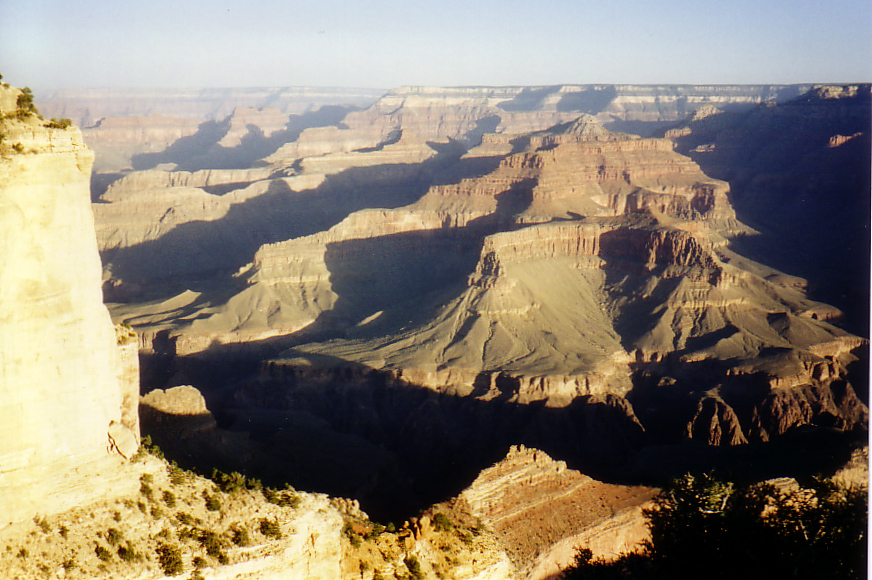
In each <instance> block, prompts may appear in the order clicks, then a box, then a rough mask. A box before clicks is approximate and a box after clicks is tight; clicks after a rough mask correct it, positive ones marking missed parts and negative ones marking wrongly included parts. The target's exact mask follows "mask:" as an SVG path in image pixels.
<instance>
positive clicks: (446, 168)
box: [0, 85, 872, 579]
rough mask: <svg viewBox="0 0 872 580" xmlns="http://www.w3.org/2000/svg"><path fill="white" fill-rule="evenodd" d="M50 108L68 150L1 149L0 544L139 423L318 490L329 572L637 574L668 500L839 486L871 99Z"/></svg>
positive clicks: (57, 138)
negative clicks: (694, 476)
mask: <svg viewBox="0 0 872 580" xmlns="http://www.w3.org/2000/svg"><path fill="white" fill-rule="evenodd" d="M18 94H20V92H16V90H15V89H9V88H7V89H6V92H4V93H2V97H3V99H4V100H3V101H0V105H2V106H3V110H4V111H14V110H15V108H16V104H15V103H16V99H17V96H18ZM38 104H39V107H40V109H41V110H42V111H43V112H44V113H46V114H50V115H53V116H67V117H74V118H75V120H76V121H77V122H78V123H80V124H81V125H82V126H83V129H82V130H81V132H79V130H77V129H74V128H73V129H58V128H52V127H50V126H48V125H49V124H48V123H45V122H44V120H42V121H41V120H38V119H36V118H35V117H32V116H31V117H26V118H23V119H22V118H17V117H13V116H12V115H7V116H6V117H5V121H4V126H3V132H4V133H3V134H4V135H5V138H4V139H3V140H2V141H0V147H3V150H2V151H0V152H2V153H3V163H4V164H5V169H3V171H4V173H3V175H2V176H0V177H2V178H3V179H5V181H4V182H3V188H2V190H0V194H2V195H3V198H4V199H5V200H6V202H5V203H4V205H3V206H0V207H2V208H5V209H3V210H2V214H0V215H2V216H5V217H4V218H3V219H5V220H6V221H7V222H8V224H9V227H6V228H4V232H5V236H6V239H5V241H4V250H3V252H2V258H3V259H5V262H4V265H3V269H2V270H0V276H3V282H2V284H0V292H2V293H3V296H4V297H5V298H3V300H2V301H0V308H3V311H4V312H6V314H5V315H4V316H3V317H0V320H2V321H5V322H3V324H4V325H5V326H0V336H5V338H3V343H2V348H0V353H2V355H3V357H4V358H3V360H2V363H3V364H2V368H3V373H4V374H3V377H4V384H3V386H2V387H3V388H2V392H3V399H2V404H3V405H7V404H8V405H9V407H8V408H9V409H10V411H9V412H10V414H11V415H10V416H15V417H16V422H13V423H10V424H9V425H7V429H13V430H14V429H18V431H14V432H10V433H11V434H10V436H9V437H7V438H6V439H7V443H8V442H9V441H11V442H17V443H14V444H20V446H21V449H18V448H14V449H13V448H11V447H10V448H9V450H8V451H6V450H4V451H3V453H2V455H0V456H2V457H4V458H6V459H4V460H3V461H4V463H3V466H2V468H0V477H4V478H5V479H4V480H0V488H3V489H10V490H13V491H14V493H12V494H11V495H8V496H6V497H24V496H27V494H28V493H32V492H31V491H30V490H32V489H35V488H32V487H31V486H32V485H33V482H35V481H39V482H40V483H39V485H41V486H45V489H44V490H43V489H42V488H39V491H38V495H36V496H33V497H34V501H33V502H31V503H26V502H24V503H21V502H18V503H16V504H15V505H14V506H13V505H11V504H10V506H8V509H9V510H11V511H9V512H8V513H9V514H10V516H9V518H8V519H9V521H15V520H20V519H22V518H27V517H29V516H31V515H33V514H34V513H35V511H36V510H38V511H40V513H55V512H58V511H60V510H62V509H65V508H67V507H70V506H73V505H76V504H77V503H82V502H83V501H85V500H84V499H83V498H85V497H86V496H87V494H86V493H85V492H84V491H83V489H84V488H82V487H81V486H79V484H76V483H75V482H76V481H77V480H76V479H75V478H72V477H67V476H66V475H65V474H68V473H72V472H75V473H76V474H81V475H82V476H83V477H87V474H90V473H94V472H100V473H103V474H107V473H115V474H120V473H122V472H124V469H126V468H125V467H123V465H126V463H125V462H126V460H125V458H129V457H130V456H131V455H132V450H135V448H136V445H137V443H138V438H139V431H140V429H141V430H142V432H143V433H144V434H148V435H149V436H150V438H151V439H152V440H153V441H155V442H156V443H157V444H159V445H160V447H161V448H162V449H163V450H164V452H165V453H166V454H167V457H168V458H170V459H172V460H174V461H176V462H177V463H178V465H180V466H181V467H183V468H190V469H196V470H198V471H200V472H201V473H208V472H209V471H211V470H212V469H215V468H217V469H220V470H222V471H224V472H227V473H230V472H238V473H240V474H243V475H245V476H248V477H252V478H258V479H259V480H262V481H263V482H264V484H266V485H270V486H276V487H279V486H281V485H283V484H284V483H289V484H290V485H292V486H293V487H295V488H296V489H298V490H305V491H308V492H313V493H312V494H304V493H302V492H300V493H301V497H303V498H304V501H305V502H306V503H307V505H309V504H311V506H312V510H314V511H313V512H312V514H309V515H311V516H312V518H314V519H311V520H306V519H305V518H307V517H309V516H304V519H303V520H301V523H299V524H293V525H298V526H300V527H301V528H300V529H302V527H305V526H310V527H311V528H312V529H313V530H314V529H315V528H318V529H321V530H324V531H325V532H324V533H325V534H326V535H325V536H324V538H325V543H324V544H323V545H319V547H318V548H317V549H315V550H314V551H313V554H314V553H315V552H317V553H318V554H320V555H317V556H312V558H313V562H314V561H315V560H318V562H320V564H319V565H323V566H324V568H323V569H324V570H328V571H325V572H323V574H322V575H323V577H330V576H331V574H333V575H334V576H335V574H336V573H337V571H336V569H340V571H339V572H338V574H340V576H341V577H349V578H350V577H359V575H361V574H362V575H364V577H367V578H369V577H372V575H373V574H374V572H373V571H372V570H373V567H375V568H377V569H380V570H381V569H384V570H394V571H396V570H402V569H404V568H403V566H410V564H408V563H406V564H403V563H402V556H401V555H398V554H401V552H402V550H401V551H400V552H397V554H394V556H391V557H392V558H393V560H391V561H386V560H382V559H380V558H381V556H376V552H378V550H381V552H383V553H384V552H385V550H388V551H391V550H394V547H392V546H393V544H390V546H391V547H390V548H389V549H388V547H387V546H388V544H384V542H394V539H391V538H393V536H385V538H383V539H382V540H378V541H376V543H375V544H372V545H370V544H366V545H365V546H364V548H362V549H361V548H359V547H358V548H354V549H352V548H350V547H349V546H350V545H351V544H349V543H348V542H350V541H351V539H352V538H353V536H354V533H358V532H354V533H352V534H351V535H349V536H347V537H344V536H343V537H340V536H342V534H340V533H339V531H338V528H339V527H342V526H343V522H349V523H348V526H350V528H348V526H346V527H343V530H344V529H346V528H348V529H357V530H358V531H359V534H360V535H361V536H367V534H369V531H368V530H371V529H372V528H371V527H368V526H371V525H372V524H371V523H370V522H369V520H368V517H372V518H373V519H374V520H378V521H381V522H387V521H394V522H397V523H399V522H405V525H404V526H403V527H402V528H401V531H398V532H397V534H398V535H397V538H396V541H397V542H400V544H402V545H403V546H405V547H404V550H405V552H404V553H406V554H409V553H413V554H417V557H418V558H420V559H421V561H422V562H423V566H424V569H425V572H426V575H428V577H429V575H432V574H437V573H442V574H444V573H447V571H448V570H451V571H452V572H451V573H452V574H454V576H455V577H458V578H482V579H483V578H510V577H524V578H551V577H556V576H557V575H559V573H560V572H559V571H560V570H561V569H564V568H565V567H566V566H567V565H569V564H571V562H572V558H573V554H574V549H575V548H576V547H579V546H589V547H591V549H594V552H595V554H596V555H597V556H600V557H606V558H609V557H614V556H616V555H618V554H623V553H628V552H632V551H633V550H635V549H638V547H639V546H640V543H641V542H642V541H644V539H645V538H646V535H645V526H644V522H643V518H642V509H643V507H644V506H646V505H648V504H647V503H646V502H647V501H648V500H649V499H650V498H651V497H652V496H653V495H654V494H655V493H656V488H657V487H658V486H660V485H662V484H663V483H665V482H666V481H668V480H669V479H670V478H672V477H675V476H677V475H680V474H683V473H685V472H688V471H697V472H699V471H706V472H708V473H711V472H714V473H718V474H730V475H731V476H734V477H739V478H741V479H744V480H752V481H762V480H767V479H772V478H785V477H787V478H790V477H795V478H804V477H807V476H810V475H813V474H821V473H822V474H833V473H835V472H836V471H837V470H839V469H840V468H842V467H843V466H844V465H845V464H846V463H848V462H849V461H850V460H851V458H852V457H856V456H857V454H858V453H859V452H860V451H861V450H862V448H863V446H864V444H865V438H866V433H867V430H868V406H867V405H868V395H867V392H868V346H869V345H868V336H869V334H868V333H869V330H868V318H865V319H864V318H863V313H864V308H863V305H862V302H863V301H865V302H867V304H866V307H867V309H866V312H868V264H869V260H868V256H869V239H868V238H869V236H868V219H867V218H868V204H869V199H868V191H869V175H868V159H869V154H870V149H872V142H870V137H869V131H868V126H869V124H870V119H869V115H870V108H869V104H870V86H869V85H851V86H813V85H803V86H800V85H791V86H774V85H773V86H768V85H765V86H764V85H761V86H690V85H687V86H667V85H664V86H631V85H624V86H617V85H564V86H552V87H455V88H432V87H404V88H399V89H394V90H391V91H387V92H384V91H370V90H353V89H349V90H328V89H257V90H255V89H251V90H235V89H234V90H226V91H217V90H204V91H164V92H161V91H120V90H119V91H104V92H100V91H78V92H66V93H57V94H55V95H51V96H50V97H49V98H47V99H45V100H44V101H40V102H39V103H38ZM13 144H18V145H17V148H15V149H14V150H13V149H12V147H13ZM85 144H87V145H88V146H89V147H91V148H92V149H93V150H94V151H95V152H96V161H94V160H93V156H92V154H91V153H90V151H88V149H87V148H86V147H85ZM19 148H20V149H22V150H19ZM92 162H93V165H92ZM92 167H93V170H92ZM58 183H62V184H64V185H63V186H59V185H57V184H58ZM89 183H90V199H91V202H92V203H91V205H90V209H91V211H92V212H93V220H91V212H89V211H87V210H88V203H87V202H88V189H89V187H88V184H89ZM37 194H38V195H37ZM72 199H74V200H76V201H75V204H77V205H75V209H72V208H73V207H74V206H73V204H72V202H71V201H70V200H72ZM67 203H70V204H71V205H70V206H69V207H67V205H66V204H67ZM30 206H33V207H30ZM864 210H865V211H866V213H863V212H864ZM34 216H35V217H34ZM22 232H23V233H22ZM70 232H74V233H75V235H76V236H82V239H81V241H76V240H78V238H76V237H71V234H70ZM93 232H96V244H95V243H94V238H93V237H92V236H93ZM22 236H24V237H22ZM97 251H99V257H100V258H101V259H102V264H103V269H102V276H101V274H100V266H99V263H98V259H97ZM81 260H84V262H81ZM864 284H865V285H864ZM101 285H102V291H103V298H104V300H105V302H106V307H108V314H107V311H106V307H104V306H103V305H102V302H101V300H100V296H99V288H100V286H101ZM80 286H81V288H80ZM70 288H72V289H70ZM109 314H111V318H112V319H113V320H114V321H115V322H116V324H117V326H116V330H115V331H113V330H112V323H111V321H110V320H109ZM21 337H25V340H22V339H21ZM73 344H75V345H76V346H71V345H73ZM41 349H42V350H41ZM137 351H138V358H139V360H137V356H136V355H137ZM10 357H11V358H10ZM45 365H48V366H45ZM68 367H69V369H70V370H69V371H67V370H65V369H67V368H68ZM55 368H56V369H57V370H56V371H55V370H54V369H55ZM40 369H42V370H40ZM94 369H97V370H94ZM33 373H36V374H33ZM40 373H41V374H40ZM100 373H102V375H101V374H100ZM49 375H51V376H49ZM55 375H57V376H55ZM98 375H99V376H98ZM73 376H75V378H72V377H73ZM140 380H141V384H140V382H139V381H140ZM81 381H86V382H87V383H88V385H89V386H88V387H87V388H86V387H85V386H83V384H82V383H81ZM25 384H28V385H29V384H37V385H41V386H40V389H43V390H46V389H47V391H45V392H43V391H41V390H39V389H33V388H31V389H26V388H23V387H22V385H25ZM53 385H63V386H62V387H58V386H53ZM56 392H57V393H58V395H56V394H55V393H56ZM7 393H9V395H8V396H7ZM67 393H68V394H67ZM140 394H141V395H142V397H141V399H140V398H139V395H140ZM49 401H50V404H49ZM137 405H139V409H138V410H137ZM21 409H23V410H24V412H19V411H20V410H21ZM52 409H54V410H52ZM71 410H75V412H73V411H71ZM68 414H74V415H75V417H76V418H77V420H79V421H80V424H76V423H72V426H68V425H71V423H70V422H69V421H68V419H66V418H63V419H62V416H63V417H66V415H68ZM19 417H20V418H21V419H20V420H19V419H18V418H19ZM95 417H96V418H99V420H97V419H95ZM61 424H63V425H65V426H64V427H63V429H62V431H63V434H60V433H61V430H60V428H59V425H61ZM16 425H17V427H16ZM77 425H78V426H77ZM24 433H27V435H26V436H25V435H24ZM34 433H38V434H39V435H38V436H39V437H40V438H43V439H44V440H45V441H46V442H47V443H45V445H43V444H42V443H37V442H34V441H33V440H32V435H33V434H34ZM52 433H54V435H52ZM70 433H75V436H73V437H71V436H69V434H70ZM47 434H48V435H47ZM29 438H30V439H29ZM58 439H64V440H65V441H66V442H68V443H73V442H75V445H76V449H75V451H74V450H72V449H71V448H69V445H67V446H66V447H64V446H63V445H58V444H57V443H56V441H57V440H58ZM41 440H42V439H41ZM119 442H122V443H119ZM8 444H11V443H8ZM40 445H43V447H45V448H40ZM49 448H50V449H49ZM34 449H35V451H34ZM22 458H23V459H22ZM16 461H17V463H16ZM112 462H114V463H112ZM149 465H151V467H149V468H148V469H150V470H151V471H150V472H153V473H157V471H155V470H156V469H158V467H155V466H154V465H152V464H149ZM137 469H140V470H141V469H142V468H137ZM861 471H862V469H861ZM48 474H51V475H48ZM65 477H66V479H65V483H64V484H61V482H60V481H59V478H65ZM860 479H862V477H860ZM117 480H118V482H119V483H118V490H116V491H117V493H119V494H121V495H123V494H125V493H127V494H130V493H135V490H136V486H137V485H138V482H137V481H136V479H135V478H133V479H130V478H129V477H127V478H126V479H125V478H124V477H122V476H118V478H117ZM83 481H85V480H83ZM124 482H126V483H124ZM197 485H198V486H201V487H203V486H206V487H203V489H207V490H208V486H207V484H205V483H198V484H197ZM65 486H66V487H65ZM125 486H126V487H125ZM131 486H132V487H131ZM533 487H535V493H534V492H533V491H532V488H533ZM128 488H130V489H128ZM25 489H27V491H25ZM198 489H199V488H198ZM88 493H91V492H88ZM83 494H85V495H83ZM319 494H328V495H329V496H331V497H333V498H350V499H348V500H336V501H333V500H331V501H332V503H330V502H328V501H327V500H326V499H324V497H325V496H322V495H319ZM97 496H99V494H97ZM43 497H49V498H52V497H56V498H57V501H55V500H52V501H50V502H47V503H40V502H41V501H42V499H43ZM88 497H90V496H88ZM95 497H96V496H95ZM37 498H39V500H40V501H36V499H37ZM92 499H93V497H92ZM246 501H247V500H246ZM354 502H359V508H358V507H356V506H357V505H358V504H357V503H354ZM252 505H254V504H252ZM259 509H260V508H259ZM269 509H272V508H269ZM360 509H362V510H363V512H365V513H363V512H361V511H360ZM5 510H6V507H4V513H6V511H5ZM319 510H320V511H319ZM334 510H335V511H334ZM440 510H441V511H440ZM315 512H319V513H320V514H321V515H317V516H316V515H314V513H315ZM270 513H271V512H270ZM306 513H309V512H306ZM437 513H447V514H450V518H451V520H452V521H454V522H458V530H461V532H457V533H460V534H461V535H460V536H458V538H461V539H463V538H466V540H468V539H469V537H472V536H467V535H464V534H467V532H468V533H469V534H473V536H474V537H475V538H478V539H476V540H475V541H474V542H473V544H468V543H466V544H464V542H466V540H463V541H462V542H460V543H459V544H456V545H455V544H454V543H452V542H454V540H449V538H448V536H445V535H440V534H444V533H445V530H444V529H442V530H441V531H440V530H435V528H433V522H434V521H435V519H434V518H436V514H437ZM319 518H320V519H319ZM316 520H317V521H316ZM328 520H329V521H328ZM303 522H309V523H303ZM459 522H465V523H463V525H462V526H461V525H460V524H459ZM476 522H480V523H481V524H482V525H483V526H484V528H481V527H480V526H479V524H477V523H476ZM288 525H292V524H288ZM355 526H356V528H355ZM464 526H465V527H464ZM328 529H329V530H330V531H329V532H327V531H326V530H328ZM483 529H486V530H487V531H486V532H483V531H481V530H483ZM403 530H405V531H403ZM434 530H435V531H434ZM462 530H466V531H462ZM473 532H474V533H473ZM521 532H523V533H521ZM228 533H229V532H228ZM343 533H344V532H343ZM477 534H483V535H477ZM403 538H406V539H403ZM409 538H411V539H409ZM355 542H359V541H358V540H355ZM403 542H405V544H403ZM446 542H447V543H446ZM352 543H353V542H352ZM461 545H467V546H470V545H471V546H473V548H470V550H472V551H469V550H467V549H466V548H462V550H467V551H466V552H463V553H464V554H465V555H464V556H463V557H462V558H460V557H459V556H458V558H460V560H458V561H455V562H454V563H453V564H452V563H451V562H450V558H449V559H446V557H445V555H444V554H442V553H441V552H446V550H449V549H450V550H461V547H460V546H461ZM440 546H443V547H440ZM445 546H448V547H445ZM288 549H290V548H288ZM294 549H295V550H297V549H299V550H304V551H305V547H303V546H298V547H295V548H294ZM440 551H441V552H440ZM391 553H393V552H391ZM240 554H241V553H240ZM233 557H234V558H237V557H240V558H241V557H242V556H241V555H239V556H237V555H234V556H233ZM300 557H301V558H302V556H300ZM295 558H296V556H295ZM467 558H468V559H467ZM304 559H305V558H304ZM473 563H474V564H473ZM94 565H95V566H96V565H97V564H94ZM269 566H271V564H270V565H269ZM365 566H366V567H367V568H366V570H367V571H366V574H364V567H365ZM334 568H336V569H334ZM218 569H220V568H216V570H218ZM264 570H268V571H270V572H271V573H272V572H276V573H282V571H281V570H278V569H273V568H264ZM216 573H218V572H216ZM220 573H221V574H223V572H220ZM257 573H260V572H257ZM319 574H321V572H319ZM216 577H217V576H216Z"/></svg>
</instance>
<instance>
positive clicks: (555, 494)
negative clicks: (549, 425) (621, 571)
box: [461, 446, 655, 579]
mask: <svg viewBox="0 0 872 580" xmlns="http://www.w3.org/2000/svg"><path fill="white" fill-rule="evenodd" d="M654 493H655V490H653V489H651V488H645V487H628V486H621V485H613V484H607V483H602V482H599V481H596V480H595V479H592V478H590V477H587V476H586V475H583V474H581V473H579V472H578V471H575V470H572V469H568V468H567V467H566V463H564V462H563V461H555V460H553V459H552V458H551V457H549V456H548V455H547V454H546V453H544V452H542V451H539V450H537V449H529V448H525V447H524V446H520V447H512V448H511V449H510V450H509V452H508V454H507V455H506V457H505V458H504V459H503V460H501V461H500V462H498V463H497V464H495V465H493V466H492V467H489V468H487V469H485V470H483V471H482V472H481V474H479V476H478V477H477V478H476V479H475V481H473V482H472V484H471V485H470V486H469V487H468V488H467V489H465V490H464V491H463V493H462V494H461V497H462V498H463V499H464V500H465V501H466V502H467V503H468V504H469V505H470V507H471V510H472V512H473V513H474V514H475V515H476V516H478V517H479V518H481V520H482V522H484V523H485V524H486V525H487V526H488V527H489V528H490V529H492V530H493V531H494V532H495V533H496V534H497V537H499V538H500V540H501V542H502V543H503V544H504V545H505V546H506V548H507V550H508V552H509V554H510V555H511V556H512V558H513V559H514V561H515V562H516V563H517V564H518V566H519V568H521V569H523V570H524V577H526V578H529V579H540V578H548V577H549V574H556V573H559V571H560V570H561V569H564V568H566V567H567V566H568V565H569V564H571V563H572V561H573V557H574V550H572V549H568V548H569V546H563V545H564V544H571V545H572V546H573V547H576V548H578V547H588V548H589V549H591V550H593V551H594V556H595V557H597V558H603V559H606V560H608V559H612V558H616V557H618V556H620V555H622V554H626V553H629V552H633V551H635V550H638V549H639V548H640V547H641V545H642V542H643V541H644V540H645V539H647V538H648V531H647V528H646V526H645V524H644V518H643V517H642V515H641V511H640V506H642V505H644V504H645V503H646V502H647V501H648V500H649V499H650V498H651V497H652V496H653V495H654ZM605 527H607V528H608V531H606V530H605V529H604V528H605ZM594 538H596V539H595V540H594ZM558 545H561V549H560V550H558V551H557V552H555V551H554V550H553V549H552V546H558ZM558 552H559V553H558ZM566 552H569V558H566Z"/></svg>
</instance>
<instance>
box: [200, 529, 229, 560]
mask: <svg viewBox="0 0 872 580" xmlns="http://www.w3.org/2000/svg"><path fill="white" fill-rule="evenodd" d="M197 540H198V541H199V542H200V546H202V547H203V549H205V550H206V553H207V554H209V555H210V556H212V557H213V558H217V557H218V556H219V555H220V554H221V553H222V552H223V547H224V546H223V545H222V543H221V538H220V537H218V534H216V533H215V532H213V531H210V530H202V531H201V532H200V537H199V538H197Z"/></svg>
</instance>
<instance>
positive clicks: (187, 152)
mask: <svg viewBox="0 0 872 580" xmlns="http://www.w3.org/2000/svg"><path fill="white" fill-rule="evenodd" d="M355 110H357V107H352V106H339V105H327V106H323V107H321V108H320V109H318V110H317V111H313V112H309V113H303V114H300V115H291V116H290V118H289V119H288V122H287V124H286V125H285V128H284V129H282V130H280V131H276V132H274V133H273V134H272V135H270V136H269V137H267V136H266V135H264V133H263V130H262V129H260V128H259V127H257V126H255V125H248V126H247V127H246V128H247V129H248V133H247V134H246V135H245V136H244V137H242V141H241V143H240V144H239V145H237V146H235V147H223V146H221V145H219V142H220V141H221V139H222V138H223V137H224V136H225V135H226V134H227V131H228V130H229V129H230V124H231V120H232V118H233V116H232V115H231V116H228V117H227V118H225V119H223V120H221V121H206V122H204V123H202V124H201V125H200V126H199V128H198V130H197V132H196V133H195V134H193V135H191V136H189V137H182V138H181V139H179V140H178V141H176V142H174V143H173V144H172V145H170V146H169V147H167V148H166V149H165V150H163V151H161V152H159V153H142V154H139V155H135V156H134V157H133V159H132V160H131V161H132V165H133V169H135V170H143V169H154V168H155V167H157V166H158V165H161V164H164V163H172V164H175V165H176V170H177V171H198V170H201V169H248V168H250V167H253V166H255V165H256V164H257V162H258V161H260V160H261V159H264V158H265V157H268V156H269V155H271V154H273V153H275V152H276V151H277V150H278V149H279V147H281V146H282V145H284V144H286V143H291V142H293V141H296V140H297V139H298V138H299V137H300V134H301V133H302V132H303V131H305V130H306V129H311V128H315V127H336V126H338V125H339V124H340V123H341V122H342V119H344V118H345V116H346V115H347V114H348V113H349V112H351V111H355Z"/></svg>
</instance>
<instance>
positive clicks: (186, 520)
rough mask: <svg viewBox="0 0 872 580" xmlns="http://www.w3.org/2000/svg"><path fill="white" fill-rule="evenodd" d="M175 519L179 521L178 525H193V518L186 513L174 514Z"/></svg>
mask: <svg viewBox="0 0 872 580" xmlns="http://www.w3.org/2000/svg"><path fill="white" fill-rule="evenodd" d="M176 519H177V520H179V523H180V524H185V525H186V526H191V525H193V524H194V518H193V517H192V516H191V514H189V513H187V512H176Z"/></svg>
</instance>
